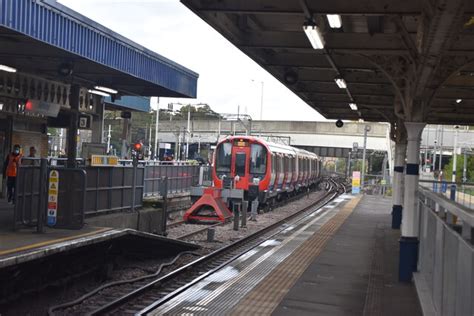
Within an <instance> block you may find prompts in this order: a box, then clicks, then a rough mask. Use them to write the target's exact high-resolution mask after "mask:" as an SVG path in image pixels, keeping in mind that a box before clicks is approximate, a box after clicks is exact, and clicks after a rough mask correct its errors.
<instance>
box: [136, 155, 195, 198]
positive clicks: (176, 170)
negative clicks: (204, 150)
mask: <svg viewBox="0 0 474 316" xmlns="http://www.w3.org/2000/svg"><path fill="white" fill-rule="evenodd" d="M165 177H166V178H167V179H168V190H167V191H168V196H170V195H173V194H179V193H183V192H189V191H190V190H191V186H193V185H197V184H198V182H199V166H197V165H172V164H162V163H149V164H147V165H146V166H145V178H144V188H145V189H144V195H145V196H147V197H149V196H161V195H162V194H161V190H160V187H161V185H162V183H163V179H164V178H165Z"/></svg>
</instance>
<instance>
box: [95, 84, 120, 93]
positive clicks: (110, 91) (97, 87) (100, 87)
mask: <svg viewBox="0 0 474 316" xmlns="http://www.w3.org/2000/svg"><path fill="white" fill-rule="evenodd" d="M94 89H97V90H101V91H104V92H107V93H110V94H117V93H118V91H117V90H115V89H112V88H107V87H102V86H95V87H94Z"/></svg>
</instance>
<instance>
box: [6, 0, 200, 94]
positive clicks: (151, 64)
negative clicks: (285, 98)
mask: <svg viewBox="0 0 474 316" xmlns="http://www.w3.org/2000/svg"><path fill="white" fill-rule="evenodd" d="M0 10H1V11H0V27H5V28H8V29H10V30H13V31H16V32H19V33H22V34H25V35H27V36H29V37H31V38H33V39H36V40H38V41H41V42H44V43H46V44H49V45H51V46H54V47H58V48H60V49H63V50H65V51H66V52H69V53H73V54H75V55H78V56H81V57H83V58H86V59H88V60H91V61H93V62H96V63H99V64H102V65H104V66H106V67H109V68H112V69H115V70H118V71H120V72H122V73H124V74H127V75H130V76H133V77H134V78H137V79H141V80H145V81H147V82H149V83H152V84H155V85H158V86H160V87H163V88H165V89H167V90H169V91H171V92H174V93H175V94H181V95H182V96H186V97H196V90H197V79H198V74H197V73H195V72H193V71H191V70H189V69H187V68H185V67H183V66H181V65H179V64H177V63H175V62H173V61H171V60H169V59H167V58H165V57H163V56H161V55H159V54H157V53H155V52H152V51H150V50H148V49H146V48H144V47H143V46H140V45H138V44H136V43H134V42H133V41H131V40H129V39H127V38H125V37H123V36H121V35H119V34H117V33H115V32H113V31H111V30H110V29H108V28H106V27H104V26H102V25H100V24H98V23H96V22H94V21H92V20H90V19H88V18H86V17H84V16H82V15H80V14H79V13H77V12H75V11H73V10H71V9H69V8H67V7H65V6H63V5H61V4H59V3H57V2H56V1H54V0H36V1H34V0H0ZM22 53H23V54H24V53H25V52H22Z"/></svg>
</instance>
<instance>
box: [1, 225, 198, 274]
mask: <svg viewBox="0 0 474 316" xmlns="http://www.w3.org/2000/svg"><path fill="white" fill-rule="evenodd" d="M111 245H113V246H114V247H116V248H118V247H120V248H122V249H127V248H130V249H135V250H138V249H141V248H143V249H147V247H148V248H151V249H156V250H159V251H161V252H163V253H167V252H171V253H179V252H180V251H185V250H190V249H196V248H197V247H196V246H195V245H191V244H188V243H185V242H182V241H179V240H173V239H168V238H165V237H162V236H157V235H153V234H149V233H144V232H139V231H136V230H133V229H112V228H107V227H85V228H82V229H80V230H66V229H52V228H45V232H44V233H41V234H38V233H36V232H35V230H34V229H22V230H20V231H0V274H1V271H2V269H5V268H7V267H14V266H16V265H20V264H24V263H31V264H34V262H36V261H38V260H40V259H41V260H42V261H44V260H45V258H47V257H53V255H61V256H66V255H68V254H69V253H75V254H77V253H79V252H82V251H84V252H87V251H89V249H92V248H93V249H107V248H108V247H110V246H111ZM153 251H155V250H153Z"/></svg>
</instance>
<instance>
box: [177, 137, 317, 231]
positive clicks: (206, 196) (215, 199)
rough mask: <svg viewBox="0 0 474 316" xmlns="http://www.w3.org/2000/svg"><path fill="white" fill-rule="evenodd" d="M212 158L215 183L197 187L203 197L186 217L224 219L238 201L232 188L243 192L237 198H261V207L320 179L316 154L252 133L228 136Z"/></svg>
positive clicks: (237, 193)
mask: <svg viewBox="0 0 474 316" xmlns="http://www.w3.org/2000/svg"><path fill="white" fill-rule="evenodd" d="M213 161H214V163H213V165H212V179H213V183H214V186H213V187H209V188H198V190H201V191H200V193H199V194H197V195H198V196H200V198H199V199H198V200H197V201H196V202H195V203H194V204H193V206H192V207H191V208H190V209H189V210H188V211H187V212H186V213H185V214H184V220H186V221H222V222H223V221H225V220H226V219H227V218H229V217H230V216H231V215H232V212H231V209H233V203H234V202H236V200H235V196H233V194H232V192H234V193H236V195H237V196H240V198H238V199H237V200H239V199H241V198H243V199H244V200H246V201H249V202H251V201H255V200H256V199H258V204H259V206H260V208H263V209H266V208H267V207H269V206H271V205H272V204H273V202H274V201H276V200H279V199H283V198H285V197H287V196H289V195H293V194H295V193H297V192H299V191H303V190H306V189H307V188H309V187H311V186H314V185H317V184H318V183H319V181H320V172H321V160H320V159H319V157H318V156H317V155H316V154H314V153H310V152H308V151H306V150H302V149H298V148H294V147H291V146H285V145H281V144H276V143H271V142H267V141H265V140H263V139H260V138H256V137H251V136H231V137H227V138H225V139H224V140H222V141H221V142H219V143H218V144H217V147H216V150H215V152H214V160H213ZM257 188H258V190H256V189H257ZM222 189H228V190H227V191H226V190H222ZM223 192H230V193H226V195H227V196H228V197H229V194H230V196H231V201H227V203H225V202H224V198H223V196H222V194H223ZM250 204H254V203H249V205H250ZM229 207H230V209H229Z"/></svg>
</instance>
